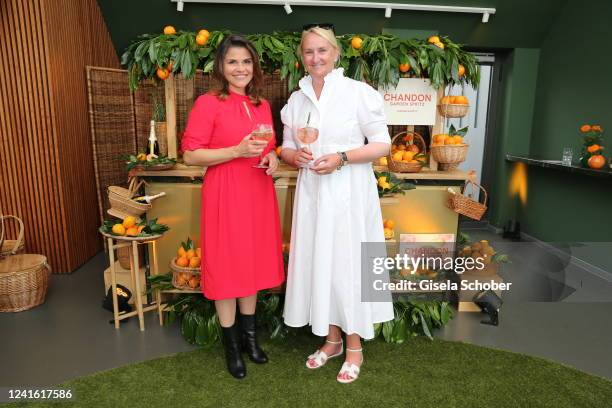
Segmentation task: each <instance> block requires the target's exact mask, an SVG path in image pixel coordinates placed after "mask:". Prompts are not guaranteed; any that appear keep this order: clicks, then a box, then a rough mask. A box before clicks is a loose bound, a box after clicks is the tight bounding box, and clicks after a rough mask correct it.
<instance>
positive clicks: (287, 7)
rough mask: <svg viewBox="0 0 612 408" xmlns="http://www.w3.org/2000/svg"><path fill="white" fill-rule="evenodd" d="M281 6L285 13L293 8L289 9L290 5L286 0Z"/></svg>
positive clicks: (288, 12)
mask: <svg viewBox="0 0 612 408" xmlns="http://www.w3.org/2000/svg"><path fill="white" fill-rule="evenodd" d="M283 8H284V9H285V13H287V14H291V13H293V10H291V6H290V5H289V2H288V1H286V2H285V5H284V6H283Z"/></svg>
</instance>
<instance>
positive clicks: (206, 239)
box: [181, 35, 285, 378]
mask: <svg viewBox="0 0 612 408" xmlns="http://www.w3.org/2000/svg"><path fill="white" fill-rule="evenodd" d="M212 76H213V78H214V79H215V81H216V82H217V84H218V87H217V88H216V89H215V90H213V91H210V92H208V93H206V94H205V95H202V96H200V97H199V98H198V99H197V100H196V102H195V104H194V106H193V109H192V110H191V113H190V114H189V120H188V122H187V127H186V129H185V133H184V136H183V139H182V146H181V147H182V150H183V152H184V153H183V159H184V161H185V163H186V164H188V165H196V166H206V167H207V171H206V174H205V176H204V182H203V185H202V208H201V213H200V222H201V228H200V230H201V244H200V246H201V248H202V276H203V278H202V285H201V287H202V292H203V293H204V296H206V297H207V298H208V299H212V300H214V301H215V308H216V310H217V315H218V317H219V322H220V323H221V327H222V329H223V344H224V346H225V356H226V362H227V367H228V370H229V372H230V373H231V374H232V375H233V376H234V377H236V378H244V377H245V376H246V367H245V365H244V361H243V359H242V356H241V352H242V351H245V352H247V354H248V355H249V358H250V359H251V360H252V361H253V362H255V363H265V362H267V361H268V359H267V356H266V354H265V353H264V352H263V350H261V348H260V347H259V345H258V343H257V338H256V332H255V305H256V302H257V292H258V291H259V290H262V289H267V288H272V287H275V286H278V285H280V284H281V283H282V282H283V281H284V279H285V275H284V268H283V260H282V254H281V235H280V221H279V215H278V205H277V202H276V193H275V190H274V183H273V180H272V178H271V177H270V175H271V174H272V172H273V171H274V170H275V169H276V168H277V166H278V158H277V156H276V153H275V152H274V147H275V139H274V137H272V139H271V140H269V141H262V140H255V139H254V138H253V137H252V134H251V133H252V132H253V130H254V129H255V128H256V125H260V124H266V125H270V126H272V113H271V110H270V105H269V103H268V102H267V101H266V100H265V99H263V98H262V97H261V85H262V83H263V75H262V72H261V67H260V65H259V60H258V57H257V52H256V51H255V49H254V48H253V46H252V45H251V43H250V42H248V40H246V39H245V38H244V37H241V36H237V35H231V36H229V37H227V38H226V39H225V41H224V42H223V43H222V44H221V46H220V47H219V49H218V50H217V55H216V58H215V65H214V70H213V74H212ZM257 164H263V165H267V166H268V168H267V169H261V168H256V167H254V166H255V165H257ZM236 299H237V300H238V301H237V303H238V307H239V309H240V318H239V322H240V329H241V330H239V329H238V328H237V325H236V324H235V320H236V319H235V315H236Z"/></svg>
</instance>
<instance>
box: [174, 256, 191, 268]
mask: <svg viewBox="0 0 612 408" xmlns="http://www.w3.org/2000/svg"><path fill="white" fill-rule="evenodd" d="M176 264H177V265H178V266H181V267H183V268H186V267H188V266H189V259H187V257H186V256H180V257H178V258H176Z"/></svg>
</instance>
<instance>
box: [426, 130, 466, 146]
mask: <svg viewBox="0 0 612 408" xmlns="http://www.w3.org/2000/svg"><path fill="white" fill-rule="evenodd" d="M464 144H465V143H463V137H462V136H460V135H447V134H446V133H440V134H438V135H433V138H432V144H431V145H432V146H443V145H464Z"/></svg>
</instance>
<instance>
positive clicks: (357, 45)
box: [351, 36, 363, 50]
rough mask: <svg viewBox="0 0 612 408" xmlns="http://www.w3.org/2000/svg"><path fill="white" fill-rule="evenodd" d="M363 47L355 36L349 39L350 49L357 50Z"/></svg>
mask: <svg viewBox="0 0 612 408" xmlns="http://www.w3.org/2000/svg"><path fill="white" fill-rule="evenodd" d="M362 45H363V40H362V39H361V38H359V37H357V36H355V37H353V38H351V47H353V48H354V49H356V50H358V49H360V48H361V46H362Z"/></svg>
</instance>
